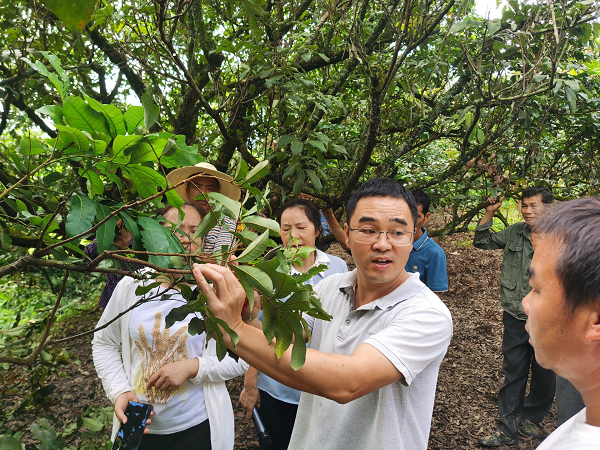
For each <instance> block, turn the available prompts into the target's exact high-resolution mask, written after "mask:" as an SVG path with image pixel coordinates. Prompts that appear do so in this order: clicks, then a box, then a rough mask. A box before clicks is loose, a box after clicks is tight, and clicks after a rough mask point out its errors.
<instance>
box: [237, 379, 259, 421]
mask: <svg viewBox="0 0 600 450" xmlns="http://www.w3.org/2000/svg"><path fill="white" fill-rule="evenodd" d="M240 404H241V405H242V408H244V412H245V413H246V419H249V418H251V417H252V410H253V409H254V407H255V406H256V407H257V408H260V393H259V392H258V387H256V386H246V385H244V389H242V393H241V394H240Z"/></svg>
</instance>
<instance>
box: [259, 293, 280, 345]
mask: <svg viewBox="0 0 600 450" xmlns="http://www.w3.org/2000/svg"><path fill="white" fill-rule="evenodd" d="M262 311H263V319H262V330H263V333H264V335H265V337H266V338H267V341H269V342H271V341H272V340H273V339H274V338H275V324H276V322H277V312H276V311H275V308H273V305H272V304H271V302H270V301H265V302H263V304H262Z"/></svg>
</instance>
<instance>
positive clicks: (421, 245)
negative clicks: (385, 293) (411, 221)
mask: <svg viewBox="0 0 600 450" xmlns="http://www.w3.org/2000/svg"><path fill="white" fill-rule="evenodd" d="M412 195H413V197H414V198H415V201H416V202H417V208H418V212H419V216H418V218H417V227H416V231H415V240H414V242H413V248H412V251H411V252H410V255H409V257H408V262H407V263H406V271H407V272H408V273H416V272H419V275H420V276H419V278H420V279H421V281H422V282H423V283H424V284H425V286H427V287H428V288H429V289H431V290H432V291H433V292H435V293H436V294H437V296H438V297H439V296H440V293H441V292H446V291H447V290H448V273H447V272H446V255H445V254H444V250H442V247H440V246H439V245H438V244H437V243H436V242H435V241H434V240H433V239H431V238H430V237H429V235H428V234H427V229H426V228H425V225H426V224H427V222H429V218H430V217H431V213H430V212H429V205H430V204H431V199H430V197H429V195H428V194H426V193H425V192H423V191H415V192H412Z"/></svg>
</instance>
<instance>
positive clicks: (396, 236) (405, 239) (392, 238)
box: [348, 227, 415, 247]
mask: <svg viewBox="0 0 600 450" xmlns="http://www.w3.org/2000/svg"><path fill="white" fill-rule="evenodd" d="M348 229H349V230H350V231H358V233H357V234H356V238H355V240H356V242H358V243H359V244H370V245H372V244H374V243H375V242H377V241H378V240H379V237H380V236H381V234H382V233H385V235H386V236H387V240H388V242H389V243H390V244H391V245H394V246H397V247H404V246H407V245H412V243H413V236H414V234H415V232H414V231H412V232H408V231H377V230H371V229H370V228H351V227H348Z"/></svg>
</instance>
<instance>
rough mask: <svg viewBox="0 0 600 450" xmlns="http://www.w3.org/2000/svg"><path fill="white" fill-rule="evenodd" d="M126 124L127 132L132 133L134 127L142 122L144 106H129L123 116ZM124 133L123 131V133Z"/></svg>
mask: <svg viewBox="0 0 600 450" xmlns="http://www.w3.org/2000/svg"><path fill="white" fill-rule="evenodd" d="M123 117H124V119H125V123H126V124H127V133H129V134H133V132H134V131H135V129H136V128H138V127H140V126H142V125H143V124H144V107H143V106H130V107H129V108H127V111H125V115H124V116H123ZM123 134H125V133H123Z"/></svg>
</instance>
